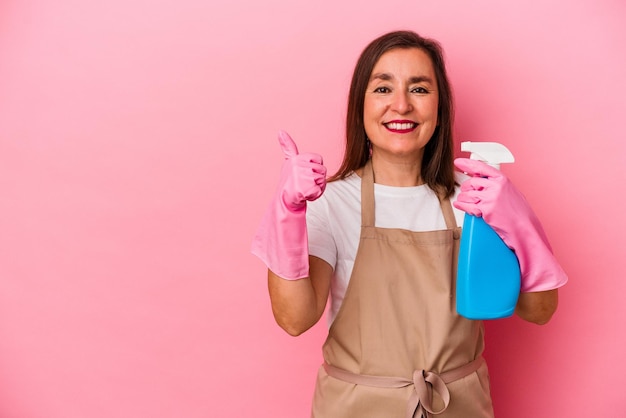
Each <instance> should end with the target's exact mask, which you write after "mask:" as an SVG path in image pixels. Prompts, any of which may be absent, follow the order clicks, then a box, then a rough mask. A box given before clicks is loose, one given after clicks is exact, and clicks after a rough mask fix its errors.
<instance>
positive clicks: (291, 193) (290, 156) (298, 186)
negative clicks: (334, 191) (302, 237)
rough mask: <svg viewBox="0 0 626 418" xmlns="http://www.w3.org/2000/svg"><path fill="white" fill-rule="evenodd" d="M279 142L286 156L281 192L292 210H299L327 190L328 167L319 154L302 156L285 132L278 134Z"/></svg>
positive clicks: (284, 201) (284, 200)
mask: <svg viewBox="0 0 626 418" xmlns="http://www.w3.org/2000/svg"><path fill="white" fill-rule="evenodd" d="M278 142H280V147H281V148H282V150H283V154H285V164H284V165H283V170H282V173H281V180H280V185H279V191H280V190H281V189H282V199H283V203H284V204H285V205H286V206H287V208H288V209H290V210H292V211H293V210H299V209H302V208H303V207H304V206H305V205H306V201H307V200H309V201H310V200H315V199H317V198H318V197H320V196H321V195H322V193H324V189H325V188H326V167H324V161H323V159H322V156H321V155H319V154H311V153H306V154H300V153H298V147H297V146H296V143H295V142H294V141H293V139H291V137H290V136H289V134H288V133H287V132H285V131H279V132H278Z"/></svg>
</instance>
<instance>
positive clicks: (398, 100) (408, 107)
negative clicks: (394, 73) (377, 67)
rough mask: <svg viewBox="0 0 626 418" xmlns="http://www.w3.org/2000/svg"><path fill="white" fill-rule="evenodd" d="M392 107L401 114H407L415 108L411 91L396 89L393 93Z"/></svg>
mask: <svg viewBox="0 0 626 418" xmlns="http://www.w3.org/2000/svg"><path fill="white" fill-rule="evenodd" d="M392 108H393V110H395V111H396V112H398V113H399V114H405V113H408V112H410V111H412V110H413V105H412V104H411V99H410V97H409V93H408V92H405V91H396V92H395V93H394V95H393V102H392Z"/></svg>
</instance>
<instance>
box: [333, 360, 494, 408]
mask: <svg viewBox="0 0 626 418" xmlns="http://www.w3.org/2000/svg"><path fill="white" fill-rule="evenodd" d="M484 362H485V359H484V358H483V357H478V358H477V359H475V360H473V361H471V362H470V363H467V364H466V365H464V366H461V367H457V368H456V369H452V370H449V371H447V372H444V373H441V374H437V373H434V372H427V371H424V370H415V371H414V372H413V380H408V379H406V378H402V377H388V376H370V375H364V374H356V373H352V372H349V371H347V370H344V369H340V368H338V367H335V366H331V365H330V364H328V363H324V365H323V367H324V370H326V373H327V374H328V375H329V376H331V377H334V378H335V379H339V380H342V381H344V382H347V383H352V384H355V385H364V386H373V387H378V388H403V387H407V386H410V385H413V389H414V390H413V393H412V394H411V397H410V398H409V402H408V404H407V412H406V416H407V418H414V417H417V418H421V417H424V418H429V417H430V416H431V415H439V414H441V413H442V412H443V411H445V410H446V408H448V405H449V404H450V391H449V390H448V386H447V384H448V383H451V382H454V381H456V380H459V379H462V378H464V377H465V376H469V375H470V374H472V373H474V372H475V371H476V370H478V369H479V368H480V366H482V365H483V363H484ZM433 390H434V391H435V392H437V393H438V394H439V396H440V397H441V399H442V400H443V408H441V409H440V410H438V411H434V410H433V406H432V400H433Z"/></svg>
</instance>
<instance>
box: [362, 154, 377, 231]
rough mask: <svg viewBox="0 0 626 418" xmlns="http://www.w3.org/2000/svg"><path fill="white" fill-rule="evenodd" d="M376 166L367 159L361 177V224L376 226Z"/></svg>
mask: <svg viewBox="0 0 626 418" xmlns="http://www.w3.org/2000/svg"><path fill="white" fill-rule="evenodd" d="M374 214H375V209H374V168H373V167H372V160H371V159H369V160H367V163H365V166H364V167H363V177H362V178H361V226H372V227H373V226H374Z"/></svg>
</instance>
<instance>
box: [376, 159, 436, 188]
mask: <svg viewBox="0 0 626 418" xmlns="http://www.w3.org/2000/svg"><path fill="white" fill-rule="evenodd" d="M372 167H373V168H374V181H375V182H376V183H378V184H383V185H385V186H396V187H412V186H419V185H422V184H424V182H423V181H422V160H421V159H411V160H406V159H395V158H394V159H390V158H386V157H385V156H383V155H377V154H376V153H373V154H372Z"/></svg>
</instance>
